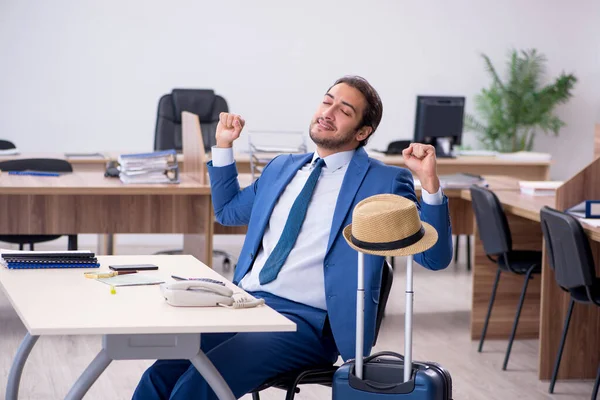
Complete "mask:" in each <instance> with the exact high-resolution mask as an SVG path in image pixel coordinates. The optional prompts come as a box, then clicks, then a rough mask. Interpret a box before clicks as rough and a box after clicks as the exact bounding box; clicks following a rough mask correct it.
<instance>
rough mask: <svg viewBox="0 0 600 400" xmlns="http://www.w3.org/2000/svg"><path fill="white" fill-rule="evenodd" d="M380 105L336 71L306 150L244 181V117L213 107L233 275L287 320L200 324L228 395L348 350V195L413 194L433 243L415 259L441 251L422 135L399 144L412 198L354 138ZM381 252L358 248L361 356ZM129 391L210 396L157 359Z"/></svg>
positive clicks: (197, 379)
mask: <svg viewBox="0 0 600 400" xmlns="http://www.w3.org/2000/svg"><path fill="white" fill-rule="evenodd" d="M382 113H383V106H382V103H381V100H380V98H379V95H378V94H377V92H376V91H375V89H374V88H373V87H372V86H371V85H370V84H369V83H368V82H367V81H366V80H364V79H363V78H360V77H356V76H348V77H344V78H341V79H339V80H338V81H337V82H336V83H335V84H334V85H333V86H332V87H331V88H330V89H329V90H328V91H327V93H325V95H324V96H323V99H322V101H321V103H320V105H319V107H318V108H317V112H316V113H315V115H314V117H313V119H312V121H311V123H310V137H311V139H312V140H313V142H314V143H315V144H316V147H317V151H316V152H315V153H314V154H312V153H311V154H304V155H280V156H278V157H276V158H275V159H273V160H272V161H271V162H270V163H269V164H268V165H267V166H266V167H265V168H264V170H263V172H262V174H261V176H260V178H259V179H258V180H257V181H256V182H255V183H254V184H252V185H251V186H250V187H247V188H245V189H243V190H240V186H239V184H238V180H237V169H236V166H235V162H234V159H233V150H232V144H233V142H234V141H235V140H236V139H237V138H238V137H239V136H240V133H241V131H242V129H243V127H244V120H243V119H242V118H241V117H240V116H239V115H234V114H227V113H222V114H221V117H220V122H219V125H218V127H217V132H216V139H217V146H216V147H215V148H213V149H212V157H213V161H212V162H211V163H209V174H210V181H211V185H212V199H213V203H214V210H215V215H216V218H217V221H218V222H219V223H221V224H223V225H248V233H247V235H246V240H245V242H244V246H243V248H242V251H241V254H240V258H239V261H238V264H237V268H236V270H235V274H234V282H235V283H236V284H238V285H240V286H241V287H242V288H243V289H245V290H246V291H248V292H250V293H252V294H253V295H254V296H255V297H260V298H264V299H265V301H266V303H267V304H268V305H269V306H271V307H272V308H274V309H275V310H277V311H278V312H280V313H282V314H283V315H285V316H286V317H287V318H289V319H290V320H292V321H293V322H295V323H296V326H297V330H296V332H285V333H277V332H276V333H239V334H207V335H203V336H202V349H203V351H204V352H205V353H206V355H207V356H208V358H209V359H210V360H211V361H212V363H213V364H214V365H215V367H216V368H217V370H218V371H219V372H220V373H221V375H222V376H223V378H224V379H225V381H226V382H227V383H228V385H229V386H230V388H231V390H232V391H233V393H234V395H235V396H236V397H238V398H239V397H241V396H243V395H244V394H245V393H248V392H250V391H252V390H253V389H255V388H256V387H258V386H259V385H261V384H262V383H263V382H265V381H266V380H268V379H269V378H272V377H274V376H276V375H278V374H280V373H283V372H288V371H291V370H295V369H299V368H303V367H308V366H312V365H315V364H325V363H334V362H335V361H336V360H337V357H338V355H341V356H342V358H343V359H345V360H346V359H348V358H352V357H353V356H354V346H355V323H356V285H357V277H356V268H357V265H356V262H357V261H356V260H357V257H356V251H354V250H352V249H351V248H350V247H349V246H348V244H347V243H346V241H345V240H344V238H343V235H342V230H343V228H344V227H345V226H346V225H348V224H350V223H351V222H352V221H351V219H352V210H353V208H354V206H355V205H356V203H358V202H359V201H361V200H363V199H364V198H366V197H369V196H372V195H376V194H382V193H392V194H397V195H400V196H404V197H407V198H409V199H411V200H413V201H414V202H415V203H417V206H418V207H419V210H420V215H421V219H422V220H423V221H425V222H428V223H429V224H431V225H433V227H434V228H435V229H436V230H437V232H438V237H439V239H438V242H437V243H436V244H435V246H433V247H432V248H431V249H429V250H427V251H426V252H424V253H422V254H420V255H418V256H416V257H415V261H417V262H418V263H419V264H421V265H423V266H424V267H426V268H429V269H432V270H438V269H442V268H445V267H446V266H448V264H449V263H450V260H451V259H452V239H451V228H450V217H449V214H448V199H447V198H446V197H445V196H444V195H443V193H442V191H441V189H440V183H439V179H438V176H437V172H436V158H435V150H434V148H433V147H432V146H428V145H423V144H412V145H411V146H410V147H409V148H408V149H406V150H404V152H403V156H404V160H405V163H406V166H407V167H408V168H409V169H410V170H412V172H413V173H414V175H416V177H417V178H418V179H419V180H420V181H421V186H422V201H421V202H420V203H419V202H418V200H417V197H416V195H415V191H414V185H413V177H412V174H411V172H410V171H409V170H407V169H403V168H398V167H392V166H387V165H385V164H383V163H381V162H379V161H376V160H373V159H371V158H369V157H368V156H367V153H366V152H365V150H364V149H363V146H364V145H365V144H366V142H367V140H368V139H369V137H370V136H371V135H372V134H373V133H374V132H375V130H376V129H377V126H378V125H379V122H380V121H381V116H382ZM382 265H383V258H382V257H378V256H371V255H366V256H365V283H364V287H365V340H364V343H365V347H364V353H365V355H367V354H369V352H370V350H371V344H372V343H373V336H374V333H375V319H376V314H377V302H378V299H379V290H380V286H381V268H382ZM134 398H136V399H144V400H147V399H216V396H215V395H214V393H213V392H212V390H211V389H210V387H209V386H208V384H207V383H206V382H205V380H204V379H203V378H202V377H201V376H200V374H199V373H198V372H197V371H196V369H195V368H194V366H192V365H191V364H190V362H189V361H185V360H181V361H173V360H170V361H157V362H156V363H155V364H154V365H153V366H151V367H150V368H149V369H148V370H147V371H146V372H145V373H144V376H143V377H142V380H141V382H140V384H139V386H138V388H137V389H136V392H135V394H134Z"/></svg>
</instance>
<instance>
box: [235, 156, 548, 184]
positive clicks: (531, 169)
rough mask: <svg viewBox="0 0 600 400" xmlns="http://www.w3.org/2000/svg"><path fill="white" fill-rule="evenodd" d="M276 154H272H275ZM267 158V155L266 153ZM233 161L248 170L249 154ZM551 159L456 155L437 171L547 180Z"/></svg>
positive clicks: (395, 161) (394, 161) (396, 161)
mask: <svg viewBox="0 0 600 400" xmlns="http://www.w3.org/2000/svg"><path fill="white" fill-rule="evenodd" d="M368 153H369V157H372V158H375V159H377V160H380V161H382V162H384V163H386V164H388V165H396V166H400V167H403V166H404V160H403V159H402V156H401V155H397V156H395V155H394V156H388V155H384V154H381V153H377V152H372V151H369V152H368ZM275 155H276V154H273V156H275ZM267 158H268V155H267ZM235 161H236V163H237V167H238V171H240V172H244V173H249V172H250V155H249V154H242V153H240V154H236V155H235ZM550 165H551V161H535V162H531V161H512V160H502V159H498V158H496V157H464V156H463V157H457V158H438V160H437V171H438V174H440V175H448V174H455V173H458V172H463V173H469V174H475V175H504V176H512V177H515V178H519V179H523V180H540V181H541V180H547V179H548V177H549V175H550Z"/></svg>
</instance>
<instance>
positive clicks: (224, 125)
mask: <svg viewBox="0 0 600 400" xmlns="http://www.w3.org/2000/svg"><path fill="white" fill-rule="evenodd" d="M245 124H246V121H244V119H243V118H242V117H240V116H239V115H236V114H230V113H225V112H222V113H221V114H219V124H218V125H217V134H216V139H217V147H223V148H227V147H231V146H232V145H233V141H234V140H236V139H237V138H239V137H240V133H242V129H244V125H245Z"/></svg>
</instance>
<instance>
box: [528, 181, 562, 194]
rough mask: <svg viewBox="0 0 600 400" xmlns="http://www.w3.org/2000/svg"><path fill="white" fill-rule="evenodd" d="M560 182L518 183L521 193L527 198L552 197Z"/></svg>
mask: <svg viewBox="0 0 600 400" xmlns="http://www.w3.org/2000/svg"><path fill="white" fill-rule="evenodd" d="M562 184H563V182H562V181H519V187H520V188H521V193H522V194H526V195H529V196H554V195H555V194H556V189H558V188H559V187H560V186H561V185H562Z"/></svg>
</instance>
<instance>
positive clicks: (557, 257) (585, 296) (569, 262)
mask: <svg viewBox="0 0 600 400" xmlns="http://www.w3.org/2000/svg"><path fill="white" fill-rule="evenodd" d="M540 217H541V222H542V232H543V233H544V239H545V241H546V246H547V249H548V261H549V263H550V268H552V269H553V270H554V277H555V279H556V283H557V284H558V286H560V288H561V289H562V290H564V291H565V292H568V293H569V294H570V296H571V301H570V302H569V311H567V316H566V318H565V323H564V327H563V331H562V336H561V339H560V345H559V347H558V355H557V356H556V362H555V364H554V371H553V372H552V379H551V380H550V389H549V392H550V393H554V385H555V384H556V377H557V375H558V369H559V367H560V359H561V358H562V353H563V348H564V346H565V339H566V338H567V332H568V330H569V323H570V322H571V314H572V313H573V306H574V305H575V302H578V303H582V304H595V305H596V306H598V307H600V278H599V277H597V276H596V270H595V264H594V257H593V255H592V250H591V248H590V242H589V239H588V237H587V235H586V234H585V232H584V231H583V228H582V226H581V224H580V223H579V221H578V220H577V219H576V218H575V217H573V216H572V215H569V214H566V213H564V212H561V211H557V210H554V209H552V208H550V207H543V208H542V210H541V211H540ZM590 333H591V334H592V335H596V334H598V332H590ZM599 384H600V365H599V366H598V375H597V376H596V382H595V384H594V389H593V393H592V400H594V399H596V396H597V395H598V386H599Z"/></svg>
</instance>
